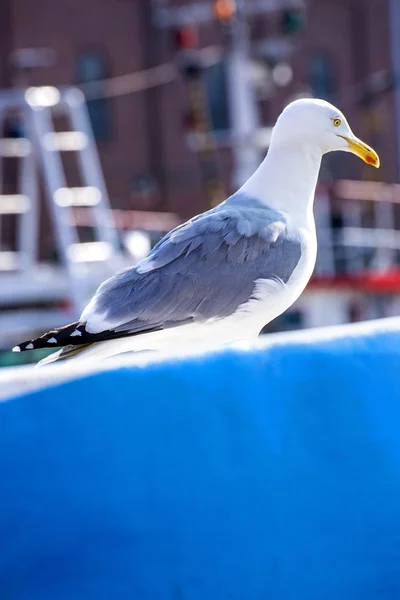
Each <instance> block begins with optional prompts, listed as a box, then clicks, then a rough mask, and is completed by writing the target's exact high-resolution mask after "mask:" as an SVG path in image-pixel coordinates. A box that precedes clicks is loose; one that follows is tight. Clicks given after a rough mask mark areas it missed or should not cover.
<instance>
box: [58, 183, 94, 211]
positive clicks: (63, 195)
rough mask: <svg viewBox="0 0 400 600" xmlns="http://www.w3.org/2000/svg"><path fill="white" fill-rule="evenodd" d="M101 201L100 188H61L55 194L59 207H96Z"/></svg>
mask: <svg viewBox="0 0 400 600" xmlns="http://www.w3.org/2000/svg"><path fill="white" fill-rule="evenodd" d="M100 200H101V192H100V190H99V188H97V187H94V186H87V187H81V188H66V187H63V188H59V189H58V190H57V191H56V192H55V194H54V202H55V203H56V204H58V206H96V204H99V202H100Z"/></svg>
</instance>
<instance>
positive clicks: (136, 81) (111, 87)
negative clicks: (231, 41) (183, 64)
mask: <svg viewBox="0 0 400 600" xmlns="http://www.w3.org/2000/svg"><path fill="white" fill-rule="evenodd" d="M196 53H197V54H198V55H199V56H200V58H201V61H202V65H203V67H205V68H207V67H211V66H212V65H214V64H216V63H217V62H219V61H220V60H221V57H222V50H221V49H220V48H219V47H218V46H208V47H206V48H202V49H201V50H197V51H196ZM179 74H180V71H179V65H178V64H176V63H174V62H168V63H164V64H161V65H157V66H156V67H152V68H150V69H146V70H144V71H136V72H135V73H127V74H126V75H118V76H117V77H111V78H109V79H101V80H98V81H90V82H88V83H83V84H81V85H80V88H81V90H82V91H83V93H84V94H85V97H86V99H87V100H96V99H98V98H113V97H116V96H125V95H127V94H134V93H136V92H141V91H143V90H147V89H149V88H152V87H157V86H159V85H165V84H167V83H172V82H173V81H175V80H176V79H178V77H179Z"/></svg>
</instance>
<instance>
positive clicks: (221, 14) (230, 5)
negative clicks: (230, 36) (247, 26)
mask: <svg viewBox="0 0 400 600" xmlns="http://www.w3.org/2000/svg"><path fill="white" fill-rule="evenodd" d="M213 10H214V14H215V16H216V17H217V19H218V20H219V21H229V20H230V19H233V17H235V15H236V2H235V0H217V1H216V2H215V4H214V7H213Z"/></svg>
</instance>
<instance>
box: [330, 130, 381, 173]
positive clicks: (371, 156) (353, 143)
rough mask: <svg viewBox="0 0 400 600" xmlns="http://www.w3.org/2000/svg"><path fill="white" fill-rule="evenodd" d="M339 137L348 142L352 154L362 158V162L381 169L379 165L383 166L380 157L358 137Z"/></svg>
mask: <svg viewBox="0 0 400 600" xmlns="http://www.w3.org/2000/svg"><path fill="white" fill-rule="evenodd" d="M339 137H341V138H343V139H344V140H346V142H347V143H348V144H349V150H350V152H352V153H353V154H355V155H356V156H358V157H359V158H361V160H363V161H364V162H366V163H368V164H369V165H372V166H373V167H376V168H377V169H378V168H379V165H380V164H381V161H380V160H379V156H378V155H377V153H376V152H375V150H373V149H372V148H371V147H370V146H368V145H367V144H364V142H362V141H361V140H359V139H358V138H356V137H354V138H349V137H346V136H345V135H340V136H339Z"/></svg>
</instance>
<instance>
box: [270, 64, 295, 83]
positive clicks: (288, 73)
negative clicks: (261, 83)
mask: <svg viewBox="0 0 400 600" xmlns="http://www.w3.org/2000/svg"><path fill="white" fill-rule="evenodd" d="M272 79H273V80H274V83H275V84H276V85H278V86H279V87H285V86H286V85H289V83H291V81H292V80H293V69H292V67H291V66H290V65H289V64H288V63H278V64H277V65H276V66H275V67H274V68H273V69H272Z"/></svg>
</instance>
